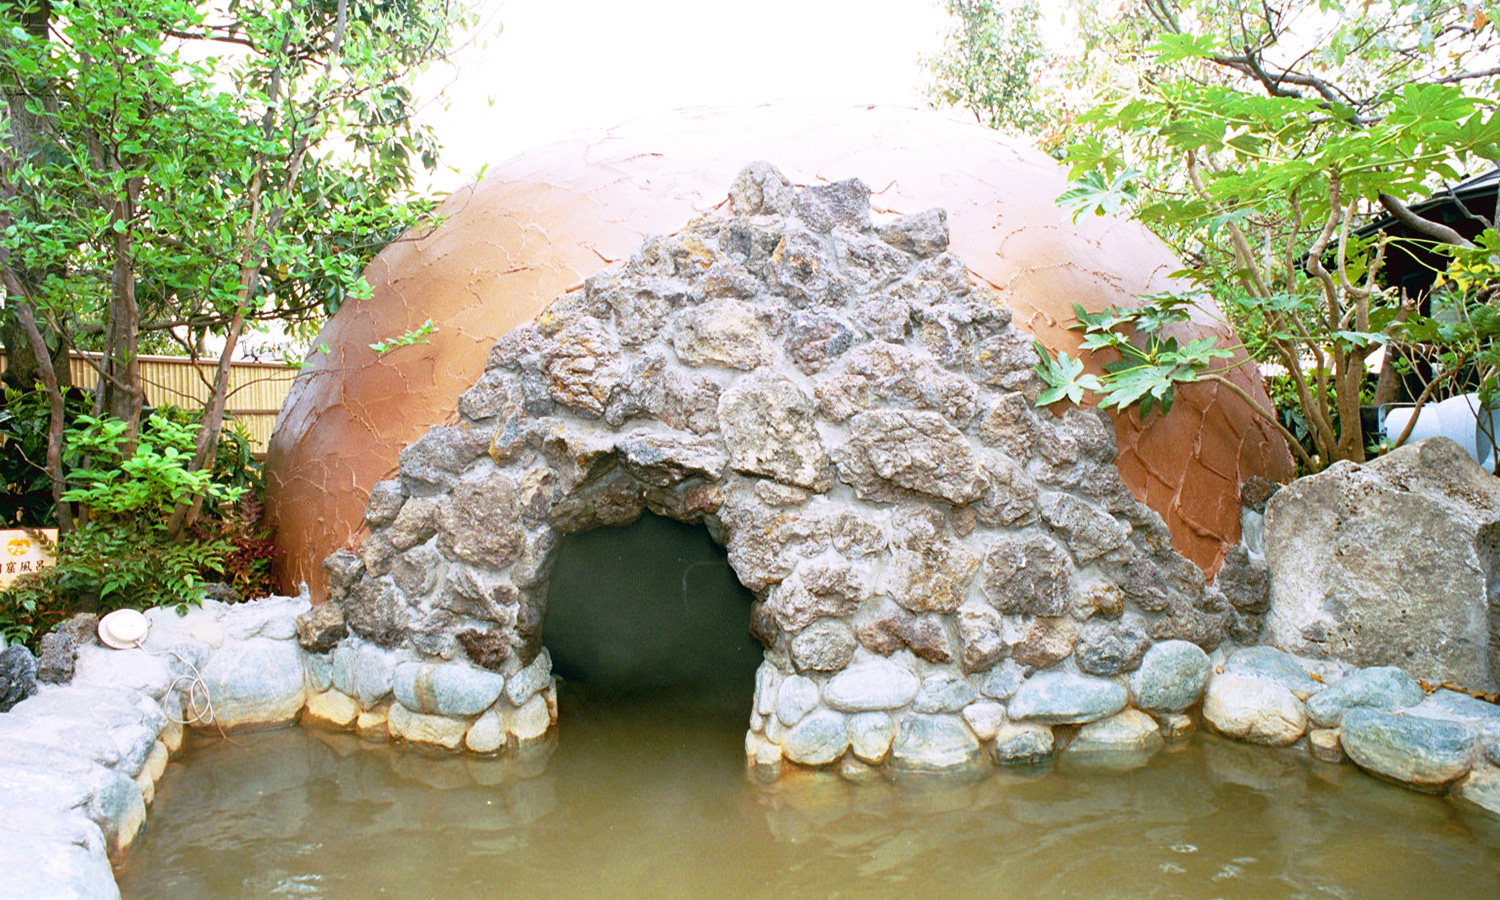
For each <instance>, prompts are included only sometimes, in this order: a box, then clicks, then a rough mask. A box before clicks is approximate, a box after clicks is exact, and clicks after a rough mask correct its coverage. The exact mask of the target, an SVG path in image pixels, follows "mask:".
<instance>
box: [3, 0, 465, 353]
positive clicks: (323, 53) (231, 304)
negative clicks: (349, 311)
mask: <svg viewBox="0 0 1500 900" xmlns="http://www.w3.org/2000/svg"><path fill="white" fill-rule="evenodd" d="M337 6H338V4H334V3H308V2H299V3H293V4H284V3H273V2H253V0H243V2H236V3H234V4H231V5H230V6H229V7H228V8H220V7H218V6H217V5H208V4H203V5H200V4H198V3H195V2H189V0H150V2H147V3H142V4H96V3H79V2H73V0H54V2H53V3H52V14H53V16H54V19H53V27H52V33H51V34H49V35H47V36H45V37H41V36H34V35H29V34H27V33H26V32H25V31H24V30H21V29H19V28H18V27H17V26H15V25H14V24H12V23H0V24H6V25H8V26H9V27H7V28H5V29H4V31H5V38H4V39H3V40H0V73H3V76H4V80H6V81H7V82H8V83H12V84H16V85H19V86H21V87H22V89H23V90H28V91H30V92H31V96H30V98H29V99H28V100H27V102H26V106H27V109H28V110H29V111H30V113H31V114H32V115H33V116H35V117H36V120H37V121H36V126H35V128H36V130H37V132H38V133H37V135H36V139H37V142H38V144H39V146H38V148H37V150H36V152H34V153H33V154H31V155H29V156H28V157H26V158H24V159H21V160H18V161H17V163H18V165H17V166H16V168H15V169H14V171H13V173H12V175H11V177H12V179H13V182H14V185H15V187H16V188H17V190H16V191H15V192H14V193H13V194H11V195H10V196H8V197H6V198H5V204H6V208H5V212H6V213H8V214H9V219H10V224H9V227H8V228H7V233H6V238H7V242H8V243H9V245H10V246H11V248H12V253H13V258H12V260H11V262H10V264H11V265H12V266H13V267H14V268H16V269H17V270H18V271H22V272H28V273H34V277H33V278H32V279H30V280H31V282H32V283H31V285H30V287H31V288H32V289H33V292H32V296H33V299H34V300H35V302H36V304H37V305H38V307H39V309H40V310H41V311H42V312H43V313H44V314H45V315H46V317H47V318H48V320H49V321H50V322H52V323H54V324H57V325H62V324H65V323H70V322H71V323H77V324H83V325H88V324H91V323H96V322H100V321H101V320H102V318H103V310H102V309H101V307H100V303H99V299H100V298H107V297H111V292H112V287H111V279H112V278H113V273H114V272H115V271H116V266H117V264H119V263H120V262H121V261H122V259H121V256H122V252H128V264H129V265H130V266H131V268H132V269H133V271H134V272H135V273H136V278H137V279H138V283H137V286H136V291H137V294H138V299H139V302H140V304H141V306H142V316H141V320H142V322H143V324H144V325H145V326H146V327H147V328H148V329H150V328H157V329H159V328H162V327H164V325H165V324H167V323H171V322H190V323H192V325H191V327H192V328H193V329H194V330H195V331H203V330H207V331H210V332H212V331H216V330H220V329H222V328H224V327H225V325H226V323H227V322H228V320H229V319H230V318H231V317H232V316H233V314H234V313H235V312H236V311H237V310H240V309H244V311H245V312H247V313H248V315H249V316H250V318H251V319H252V320H257V319H276V320H279V321H282V322H283V323H285V324H292V325H295V324H296V323H297V322H302V321H315V320H317V319H319V318H321V317H322V316H323V315H325V314H327V313H331V312H332V311H333V310H335V309H337V308H338V306H339V305H340V304H341V303H342V302H343V300H344V298H345V297H347V296H350V295H351V294H359V293H362V292H364V291H366V290H367V289H368V288H367V286H365V285H363V284H362V283H361V280H360V274H359V273H360V271H361V269H362V268H363V265H364V263H365V261H366V260H368V259H369V257H370V256H371V255H372V254H373V253H374V252H375V251H377V250H379V249H380V247H381V246H383V245H384V244H385V243H387V242H389V241H390V240H392V239H394V238H395V237H396V236H397V235H399V234H400V233H401V232H402V231H404V230H406V229H407V228H409V227H410V226H411V225H412V224H414V223H415V222H416V221H417V220H418V218H419V217H420V216H421V215H422V214H424V213H425V212H426V211H428V210H429V209H430V208H431V204H430V202H428V201H426V200H421V199H418V198H417V197H415V196H414V195H412V194H411V193H410V190H411V188H412V185H413V174H414V171H415V169H416V168H417V167H419V166H425V167H427V168H432V167H434V166H435V165H436V162H437V145H436V143H435V142H434V140H433V138H432V136H431V134H430V133H428V132H427V131H426V130H424V129H423V128H422V127H420V126H419V125H418V124H417V123H416V121H415V119H414V116H413V111H414V110H413V97H412V95H411V93H410V90H409V89H408V88H407V87H405V85H404V84H403V83H402V82H403V80H404V79H405V78H407V77H408V76H409V74H410V72H411V70H412V69H413V68H414V67H417V66H420V64H421V63H422V62H423V61H425V60H427V59H430V58H431V57H432V56H434V55H436V54H438V53H441V52H442V51H443V49H444V48H445V47H446V46H447V34H448V31H449V29H450V28H451V27H453V26H454V25H455V24H456V23H457V22H458V21H460V18H459V17H460V13H458V12H457V8H456V5H453V4H450V3H448V2H444V0H414V2H410V3H402V4H399V5H396V6H393V5H391V4H387V3H381V2H375V0H350V2H349V4H348V9H347V22H345V23H343V24H342V25H341V24H340V23H339V20H338V14H337V13H338V10H337V9H336V7H337ZM17 15H18V12H17V8H16V7H14V6H11V5H7V6H6V7H5V9H4V10H3V11H0V16H3V17H5V18H7V19H13V17H15V16H17ZM184 36H186V39H185V38H184ZM247 266H248V267H250V268H252V269H254V270H255V275H256V276H257V277H255V278H254V279H253V284H251V285H250V287H251V294H250V296H248V297H247V296H245V294H244V288H245V278H246V269H247ZM116 299H118V298H116ZM74 333H75V334H80V335H83V336H88V335H94V336H96V337H95V339H94V340H95V341H97V336H101V335H102V332H101V331H100V330H98V329H87V328H86V329H83V330H78V329H74Z"/></svg>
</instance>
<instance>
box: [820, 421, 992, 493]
mask: <svg viewBox="0 0 1500 900" xmlns="http://www.w3.org/2000/svg"><path fill="white" fill-rule="evenodd" d="M834 461H835V463H836V464H837V465H838V467H839V477H840V478H842V479H843V480H844V481H847V482H848V483H850V484H852V485H854V490H855V492H856V493H857V494H858V495H859V496H860V497H862V498H864V499H869V500H886V499H894V498H896V497H899V496H900V492H899V491H896V490H893V488H904V489H906V490H909V491H913V492H915V493H919V494H925V495H928V496H931V497H936V498H938V499H942V500H947V501H948V502H949V503H954V504H964V503H972V502H973V501H975V500H978V499H979V498H980V496H982V495H983V493H984V489H985V487H986V486H987V485H988V481H987V479H986V478H985V474H984V471H983V469H981V467H980V465H979V458H978V457H977V456H976V455H975V453H974V451H973V448H972V447H971V445H970V443H969V441H968V440H967V439H966V438H965V437H964V435H963V434H962V433H961V432H960V431H959V430H958V429H957V428H955V427H953V425H952V424H950V423H949V422H948V421H947V420H946V419H945V418H943V417H942V416H941V415H939V414H937V413H931V412H923V411H916V410H913V411H908V410H899V409H891V410H879V411H872V412H862V413H859V414H857V415H855V416H854V417H853V418H852V419H851V420H850V422H849V442H848V443H847V444H845V445H841V446H840V447H838V448H837V449H836V450H835V451H834Z"/></svg>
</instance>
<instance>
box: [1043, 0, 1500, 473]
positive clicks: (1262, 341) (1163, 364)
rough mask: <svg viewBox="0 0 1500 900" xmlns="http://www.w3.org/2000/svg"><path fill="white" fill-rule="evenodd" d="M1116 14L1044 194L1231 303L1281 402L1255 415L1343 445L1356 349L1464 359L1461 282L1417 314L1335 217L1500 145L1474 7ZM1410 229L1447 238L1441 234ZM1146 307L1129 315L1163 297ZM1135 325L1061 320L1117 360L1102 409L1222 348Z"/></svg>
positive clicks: (1350, 439) (1147, 393) (1340, 454)
mask: <svg viewBox="0 0 1500 900" xmlns="http://www.w3.org/2000/svg"><path fill="white" fill-rule="evenodd" d="M1314 6H1316V7H1317V9H1318V10H1320V11H1322V12H1326V13H1328V15H1313V14H1312V13H1311V9H1312V7H1314ZM1132 16H1133V17H1134V22H1133V23H1132V24H1130V25H1129V26H1128V27H1127V26H1125V25H1123V24H1122V25H1119V26H1117V27H1115V28H1114V30H1111V28H1110V27H1105V28H1100V29H1099V30H1098V32H1097V33H1102V34H1103V37H1102V38H1101V39H1100V41H1099V43H1100V46H1104V47H1113V48H1114V49H1115V50H1116V51H1118V52H1119V55H1121V56H1124V55H1127V53H1129V54H1137V55H1136V56H1135V57H1133V58H1135V59H1137V60H1138V62H1137V63H1136V64H1135V66H1134V69H1133V72H1132V74H1133V75H1134V77H1133V78H1122V79H1117V80H1116V84H1115V87H1114V88H1113V90H1112V91H1111V92H1109V93H1106V94H1103V95H1101V96H1100V97H1099V98H1098V101H1097V102H1096V104H1095V105H1094V107H1093V108H1092V109H1091V110H1090V111H1088V112H1087V113H1085V114H1084V115H1082V116H1080V117H1079V118H1078V120H1077V123H1076V124H1077V127H1078V128H1079V129H1080V133H1079V134H1078V135H1077V138H1078V139H1077V140H1076V142H1075V143H1073V145H1072V146H1071V147H1070V148H1069V150H1068V152H1067V160H1068V162H1069V163H1070V164H1071V167H1072V169H1071V172H1072V175H1071V177H1072V179H1073V181H1072V183H1071V184H1070V186H1069V190H1068V192H1067V193H1066V194H1064V195H1063V197H1062V198H1060V199H1059V203H1060V205H1062V206H1063V207H1064V208H1065V209H1067V210H1069V211H1071V212H1072V213H1073V214H1074V216H1075V217H1077V216H1079V215H1084V214H1090V213H1107V212H1110V213H1112V212H1116V211H1121V210H1124V211H1128V212H1130V213H1131V214H1133V215H1134V216H1135V217H1136V218H1137V219H1138V220H1140V221H1141V222H1142V223H1144V224H1146V225H1147V226H1148V227H1150V228H1151V229H1152V230H1153V231H1155V232H1156V233H1157V234H1159V235H1161V236H1162V237H1164V238H1165V239H1167V241H1168V242H1169V243H1170V244H1172V245H1173V246H1174V248H1175V249H1176V250H1177V251H1178V252H1179V253H1180V254H1181V255H1182V257H1183V258H1184V259H1185V260H1186V261H1187V262H1188V263H1189V268H1188V269H1186V270H1185V271H1183V272H1181V273H1178V274H1179V275H1180V276H1181V277H1183V278H1184V279H1185V280H1187V281H1188V282H1190V283H1191V284H1192V285H1194V286H1195V287H1197V288H1199V289H1200V290H1203V291H1204V292H1206V293H1207V294H1208V295H1209V296H1211V297H1212V298H1213V300H1214V301H1215V302H1216V303H1217V305H1218V306H1219V307H1220V308H1221V309H1223V310H1224V311H1225V312H1226V313H1227V314H1228V316H1229V319H1230V320H1231V321H1232V323H1233V324H1234V325H1235V326H1236V327H1237V328H1238V329H1239V331H1240V333H1241V335H1242V336H1243V338H1244V341H1245V345H1246V348H1247V349H1248V350H1249V352H1250V353H1251V354H1252V356H1253V357H1254V358H1256V359H1257V360H1259V361H1260V362H1262V363H1268V364H1274V365H1276V366H1278V367H1279V368H1280V369H1281V371H1283V372H1284V373H1285V375H1284V376H1283V377H1284V378H1285V379H1286V384H1285V385H1284V389H1283V390H1281V391H1280V392H1279V395H1278V399H1280V400H1282V401H1290V403H1291V406H1292V412H1291V414H1290V415H1284V416H1278V415H1277V414H1276V413H1275V412H1274V411H1271V410H1260V411H1261V412H1262V413H1263V414H1264V415H1266V416H1267V418H1270V419H1272V420H1273V421H1276V422H1277V423H1278V424H1280V425H1282V427H1283V428H1284V429H1285V430H1286V432H1287V434H1288V436H1289V437H1301V438H1304V439H1305V446H1304V444H1303V443H1302V442H1298V445H1297V447H1296V448H1294V449H1300V450H1301V451H1302V452H1301V454H1300V456H1301V459H1302V462H1303V464H1304V465H1305V466H1306V467H1307V468H1309V469H1317V468H1321V467H1322V466H1324V465H1327V464H1328V463H1330V462H1332V461H1334V460H1337V459H1351V460H1359V459H1362V458H1363V457H1364V453H1365V447H1364V444H1363V441H1362V439H1361V435H1360V431H1359V415H1358V410H1359V405H1360V404H1361V402H1362V401H1366V400H1368V399H1369V398H1370V394H1369V391H1370V387H1369V382H1368V378H1367V375H1368V372H1369V360H1370V358H1371V357H1372V356H1373V355H1374V354H1375V353H1377V352H1379V351H1380V350H1381V349H1382V348H1383V347H1385V346H1387V345H1389V344H1390V343H1391V342H1392V341H1394V340H1404V341H1420V342H1422V343H1424V344H1426V345H1428V350H1427V351H1424V352H1427V353H1429V354H1430V355H1432V356H1433V357H1434V358H1436V359H1438V360H1439V361H1440V365H1439V366H1438V370H1439V371H1440V372H1442V373H1456V372H1458V371H1459V370H1461V369H1462V368H1464V367H1465V366H1470V365H1472V364H1473V363H1474V362H1475V361H1476V360H1478V359H1479V355H1480V353H1481V351H1480V350H1479V349H1477V348H1476V347H1474V346H1471V345H1472V344H1473V341H1472V339H1471V331H1466V330H1464V327H1461V326H1460V325H1459V324H1458V323H1459V322H1464V323H1472V322H1474V321H1475V316H1476V315H1477V316H1478V318H1479V321H1481V322H1484V321H1488V319H1487V318H1486V316H1487V315H1488V314H1487V313H1484V312H1482V311H1479V310H1476V309H1475V308H1474V305H1473V304H1474V300H1475V297H1476V296H1477V295H1475V294H1473V293H1472V292H1471V293H1470V294H1468V295H1467V297H1466V299H1464V300H1462V301H1461V302H1460V303H1459V306H1460V307H1462V308H1461V309H1459V310H1458V311H1456V312H1455V313H1453V315H1452V318H1453V319H1454V320H1455V321H1454V322H1453V323H1450V327H1448V328H1441V327H1436V326H1434V325H1433V324H1432V323H1430V322H1428V321H1426V318H1427V317H1423V316H1420V315H1418V314H1417V306H1416V302H1415V299H1414V298H1412V297H1409V296H1404V295H1402V294H1401V293H1400V292H1399V291H1397V290H1395V289H1393V288H1391V287H1389V286H1387V285H1386V284H1385V283H1384V281H1383V280H1382V275H1383V266H1384V262H1385V258H1386V252H1387V248H1388V245H1389V243H1390V240H1391V239H1390V238H1389V237H1387V236H1385V235H1384V234H1377V235H1376V236H1375V237H1373V238H1366V239H1361V238H1360V237H1359V236H1358V235H1356V234H1354V231H1355V229H1356V228H1358V227H1359V226H1360V225H1361V224H1364V223H1367V222H1370V221H1373V220H1374V219H1376V218H1378V217H1380V216H1381V215H1384V214H1385V212H1386V210H1389V209H1398V210H1400V209H1407V208H1408V207H1409V206H1410V205H1411V204H1414V203H1416V202H1417V201H1420V200H1422V199H1425V198H1426V197H1427V196H1429V195H1431V194H1432V193H1433V192H1434V191H1435V190H1437V189H1440V188H1441V187H1442V185H1443V184H1444V183H1448V182H1451V181H1453V180H1456V179H1458V178H1461V177H1463V175H1464V174H1465V173H1466V172H1470V171H1475V170H1477V169H1479V168H1481V167H1484V166H1487V165H1489V162H1490V161H1492V160H1495V159H1496V158H1497V157H1500V113H1497V103H1496V91H1495V84H1494V82H1493V79H1490V78H1483V77H1478V76H1479V75H1480V74H1482V72H1481V71H1479V70H1477V69H1476V70H1475V71H1471V70H1470V69H1469V64H1470V63H1471V62H1472V63H1474V64H1475V65H1476V66H1477V65H1478V63H1480V62H1483V61H1484V60H1486V59H1488V58H1489V56H1488V55H1487V54H1490V53H1492V51H1493V50H1494V49H1495V47H1496V41H1495V37H1494V28H1493V26H1492V25H1490V24H1489V18H1488V14H1487V13H1482V14H1480V15H1476V14H1475V9H1474V7H1473V6H1471V5H1465V4H1459V3H1455V2H1439V0H1421V2H1416V3H1395V2H1380V0H1377V2H1375V3H1366V4H1363V5H1347V4H1342V3H1336V2H1332V0H1324V2H1320V3H1317V4H1313V3H1310V2H1307V0H1283V2H1279V3H1269V4H1259V3H1257V4H1249V3H1239V2H1236V3H1231V4H1228V5H1227V6H1226V5H1224V4H1221V3H1208V2H1206V0H1183V2H1180V3H1171V2H1164V0H1150V2H1147V3H1146V4H1145V6H1144V7H1142V8H1140V9H1138V10H1137V11H1136V12H1134V13H1131V12H1129V11H1127V14H1126V16H1125V19H1127V20H1129V19H1131V18H1132ZM1298 27H1300V28H1302V29H1303V30H1302V31H1300V32H1297V31H1296V29H1297V28H1298ZM1319 29H1321V30H1319ZM1293 44H1295V45H1296V47H1295V49H1294V48H1293V47H1292V46H1291V45H1293ZM1284 45H1286V46H1285V48H1284ZM1309 47H1310V48H1311V49H1308V48H1309ZM1417 48H1426V49H1423V50H1418V49H1417ZM1435 50H1441V51H1442V52H1441V54H1439V55H1438V56H1436V57H1435V56H1433V55H1432V54H1433V52H1434V51H1435ZM1486 224H1487V225H1488V226H1490V230H1489V231H1487V232H1486V233H1485V235H1484V237H1482V239H1481V241H1480V243H1481V244H1485V245H1487V244H1486V242H1492V241H1493V240H1494V238H1493V225H1494V224H1495V223H1493V222H1488V223H1486ZM1455 238H1456V239H1455ZM1409 240H1410V239H1409ZM1419 241H1420V242H1421V243H1423V244H1424V245H1426V246H1436V245H1441V244H1444V243H1448V244H1453V245H1454V246H1452V247H1450V248H1449V249H1451V250H1454V251H1455V252H1460V253H1461V252H1465V251H1463V249H1462V247H1461V244H1462V243H1465V242H1464V241H1463V239H1462V238H1461V237H1458V236H1457V235H1453V236H1452V238H1450V237H1445V236H1442V235H1440V234H1434V235H1431V236H1427V237H1423V238H1420V239H1419ZM1151 299H1152V298H1145V300H1146V306H1145V309H1146V310H1148V311H1149V310H1152V309H1153V308H1154V307H1158V306H1159V305H1160V304H1159V303H1153V302H1151ZM1481 305H1483V304H1481ZM1133 324H1134V326H1135V327H1136V329H1138V330H1137V331H1135V332H1133V337H1130V338H1127V337H1126V336H1124V335H1123V334H1122V333H1118V332H1117V331H1116V330H1112V329H1111V328H1105V329H1103V330H1101V329H1100V328H1099V327H1096V326H1094V325H1092V324H1090V323H1089V322H1085V321H1081V322H1080V324H1079V326H1078V327H1080V328H1082V329H1083V330H1085V331H1086V332H1087V333H1089V334H1090V336H1091V340H1086V341H1085V345H1084V346H1085V347H1086V348H1088V349H1108V350H1111V351H1114V352H1115V353H1118V354H1119V355H1120V359H1119V360H1118V361H1116V362H1109V363H1106V365H1105V371H1106V375H1105V377H1104V385H1105V394H1104V398H1105V399H1104V401H1103V402H1105V403H1106V404H1107V405H1125V404H1138V405H1139V406H1140V408H1141V411H1142V413H1145V412H1147V411H1149V410H1150V409H1152V408H1155V407H1157V406H1162V405H1164V403H1163V401H1164V400H1165V398H1167V397H1169V396H1170V386H1171V385H1172V384H1178V383H1183V382H1184V381H1192V380H1195V379H1200V378H1204V377H1210V376H1211V375H1212V374H1213V370H1212V369H1211V368H1209V364H1208V360H1209V359H1210V358H1212V357H1215V356H1219V355H1222V353H1223V351H1222V350H1211V349H1209V348H1206V347H1199V346H1194V345H1188V346H1181V347H1169V346H1168V344H1167V343H1166V341H1165V340H1161V339H1158V338H1156V337H1152V335H1153V334H1155V332H1154V331H1153V329H1151V328H1142V327H1141V326H1142V325H1143V323H1142V322H1140V321H1136V322H1134V323H1133ZM1477 333H1478V332H1477V331H1475V332H1472V334H1477ZM1111 335H1113V336H1111ZM1142 336H1144V337H1142ZM1465 342H1468V343H1467V344H1466V343H1465ZM1163 354H1165V355H1163ZM1205 354H1209V355H1208V356H1205ZM1111 366H1114V367H1116V368H1115V369H1111V368H1110V367H1111ZM1445 377H1451V378H1455V379H1456V378H1457V376H1456V375H1451V374H1450V375H1448V376H1445ZM1424 399H1425V397H1424Z"/></svg>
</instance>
